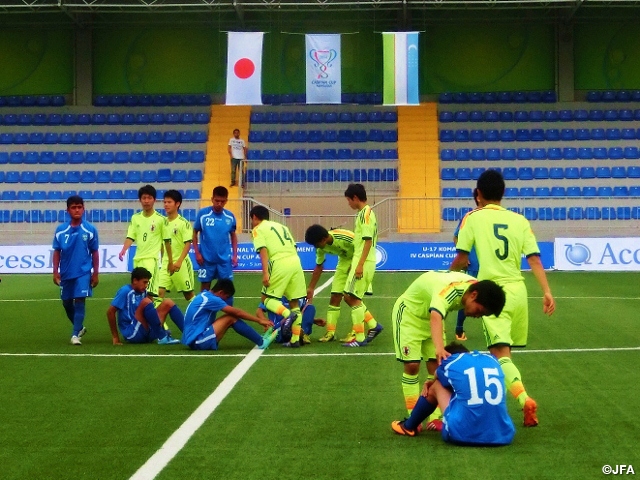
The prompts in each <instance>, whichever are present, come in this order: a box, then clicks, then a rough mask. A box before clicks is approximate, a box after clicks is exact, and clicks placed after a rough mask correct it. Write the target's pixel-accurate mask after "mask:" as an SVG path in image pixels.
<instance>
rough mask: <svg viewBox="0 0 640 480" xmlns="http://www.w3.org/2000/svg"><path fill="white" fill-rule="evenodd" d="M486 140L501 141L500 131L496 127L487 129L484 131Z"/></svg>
mask: <svg viewBox="0 0 640 480" xmlns="http://www.w3.org/2000/svg"><path fill="white" fill-rule="evenodd" d="M484 140H485V142H499V141H500V132H499V131H498V130H496V129H495V128H490V129H488V130H485V132H484Z"/></svg>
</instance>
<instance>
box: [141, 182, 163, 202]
mask: <svg viewBox="0 0 640 480" xmlns="http://www.w3.org/2000/svg"><path fill="white" fill-rule="evenodd" d="M145 194H146V195H151V196H152V197H153V198H154V200H155V199H156V198H158V197H157V195H158V194H157V192H156V189H155V188H154V186H153V185H145V186H144V187H140V188H139V189H138V200H140V199H141V198H142V195H145Z"/></svg>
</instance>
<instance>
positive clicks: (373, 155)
mask: <svg viewBox="0 0 640 480" xmlns="http://www.w3.org/2000/svg"><path fill="white" fill-rule="evenodd" d="M367 158H368V159H369V160H380V159H381V158H382V150H380V149H377V148H374V149H372V150H369V151H367Z"/></svg>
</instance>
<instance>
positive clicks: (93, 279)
mask: <svg viewBox="0 0 640 480" xmlns="http://www.w3.org/2000/svg"><path fill="white" fill-rule="evenodd" d="M99 282H100V280H98V274H97V273H94V274H93V275H91V288H96V287H97V286H98V283H99Z"/></svg>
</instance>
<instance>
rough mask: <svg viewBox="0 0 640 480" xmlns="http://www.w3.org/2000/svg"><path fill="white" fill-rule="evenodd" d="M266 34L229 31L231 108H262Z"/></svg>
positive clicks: (228, 57)
mask: <svg viewBox="0 0 640 480" xmlns="http://www.w3.org/2000/svg"><path fill="white" fill-rule="evenodd" d="M263 37H264V33H263V32H229V36H228V47H227V96H226V104H227V105H262V38H263Z"/></svg>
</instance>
